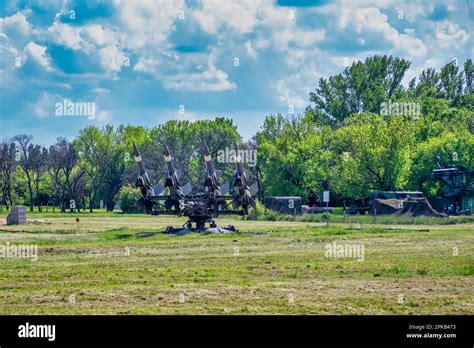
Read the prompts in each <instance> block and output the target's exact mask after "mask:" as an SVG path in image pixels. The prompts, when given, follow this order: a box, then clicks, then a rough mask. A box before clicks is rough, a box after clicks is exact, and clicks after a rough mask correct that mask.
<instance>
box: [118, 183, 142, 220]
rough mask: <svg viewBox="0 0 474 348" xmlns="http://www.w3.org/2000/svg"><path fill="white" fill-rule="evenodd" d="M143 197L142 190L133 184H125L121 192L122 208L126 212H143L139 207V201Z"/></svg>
mask: <svg viewBox="0 0 474 348" xmlns="http://www.w3.org/2000/svg"><path fill="white" fill-rule="evenodd" d="M141 197H142V195H141V193H140V191H139V190H138V189H136V188H133V187H131V186H124V187H122V189H121V190H120V192H119V201H120V208H122V211H123V212H124V213H142V212H143V209H141V208H139V207H137V201H138V200H139V199H140V198H141Z"/></svg>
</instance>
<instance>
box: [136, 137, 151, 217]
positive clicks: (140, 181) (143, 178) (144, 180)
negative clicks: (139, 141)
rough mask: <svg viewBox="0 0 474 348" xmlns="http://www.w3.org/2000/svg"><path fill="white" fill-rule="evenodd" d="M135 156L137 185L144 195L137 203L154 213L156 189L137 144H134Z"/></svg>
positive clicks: (149, 212) (148, 212) (148, 211)
mask: <svg viewBox="0 0 474 348" xmlns="http://www.w3.org/2000/svg"><path fill="white" fill-rule="evenodd" d="M133 156H134V157H135V164H136V165H137V170H138V177H137V181H136V186H137V187H138V188H140V192H141V194H142V196H143V197H142V198H140V199H139V200H138V201H137V204H138V205H139V206H142V207H144V208H145V210H146V212H147V214H153V205H154V202H153V196H154V195H155V191H154V189H153V186H152V185H151V182H150V179H149V178H148V174H147V173H146V170H145V166H144V165H143V162H142V157H141V155H140V151H138V147H137V145H136V144H133Z"/></svg>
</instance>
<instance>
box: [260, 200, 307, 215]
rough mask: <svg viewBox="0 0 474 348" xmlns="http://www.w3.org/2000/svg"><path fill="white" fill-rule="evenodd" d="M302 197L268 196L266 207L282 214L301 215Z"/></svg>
mask: <svg viewBox="0 0 474 348" xmlns="http://www.w3.org/2000/svg"><path fill="white" fill-rule="evenodd" d="M301 207H302V200H301V197H266V198H265V208H267V209H270V210H273V211H276V212H277V213H281V214H292V215H300V214H301V213H302V209H301Z"/></svg>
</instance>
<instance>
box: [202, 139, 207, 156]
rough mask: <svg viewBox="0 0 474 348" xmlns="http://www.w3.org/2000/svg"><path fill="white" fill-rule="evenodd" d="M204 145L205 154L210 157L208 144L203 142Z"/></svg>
mask: <svg viewBox="0 0 474 348" xmlns="http://www.w3.org/2000/svg"><path fill="white" fill-rule="evenodd" d="M202 144H203V147H204V154H205V155H206V156H208V155H209V147H208V146H207V143H206V142H205V141H203V143H202Z"/></svg>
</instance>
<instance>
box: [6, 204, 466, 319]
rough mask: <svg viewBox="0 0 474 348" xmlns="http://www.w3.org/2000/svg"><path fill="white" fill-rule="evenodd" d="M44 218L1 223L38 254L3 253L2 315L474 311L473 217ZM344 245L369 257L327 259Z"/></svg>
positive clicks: (12, 241) (37, 216)
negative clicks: (220, 230)
mask: <svg viewBox="0 0 474 348" xmlns="http://www.w3.org/2000/svg"><path fill="white" fill-rule="evenodd" d="M76 216H80V217H81V222H80V226H79V228H78V227H77V225H76V222H75V217H76ZM33 218H35V219H47V220H48V221H45V222H43V223H40V224H27V225H20V226H0V245H5V243H7V242H8V243H10V244H17V245H18V244H36V245H38V250H39V257H38V260H37V261H36V262H33V261H31V260H30V259H26V258H0V303H1V305H0V314H474V300H473V297H474V296H473V293H474V291H473V289H474V281H473V275H474V262H473V260H474V258H473V255H474V233H473V232H472V231H473V228H474V224H472V223H465V224H453V225H437V224H423V225H418V224H414V225H412V224H409V225H406V224H402V223H400V224H397V225H390V224H389V225H386V224H384V223H380V222H378V223H376V224H361V223H356V222H353V224H349V223H347V224H339V223H333V222H330V224H329V226H327V225H326V224H325V223H319V222H306V221H275V222H274V221H258V220H257V221H251V220H246V221H244V220H240V219H219V220H218V223H219V224H220V225H227V224H233V225H235V226H236V227H237V228H238V229H239V230H240V231H241V232H259V233H261V234H249V233H234V234H225V235H216V234H210V235H200V234H195V233H192V234H187V235H184V236H174V235H166V234H163V233H161V232H162V231H163V230H164V228H165V227H166V226H167V225H181V224H183V223H184V222H185V220H184V219H179V218H174V217H161V216H160V217H149V216H144V215H126V214H120V213H115V212H114V213H94V214H71V215H69V214H45V213H43V214H40V213H35V214H34V217H33ZM141 232H150V233H145V234H144V233H141ZM333 242H336V243H338V244H343V245H345V244H348V245H352V244H356V245H363V246H364V251H365V256H364V261H357V259H352V258H327V257H325V248H326V246H327V245H328V244H330V243H333ZM455 251H456V252H455ZM400 295H402V296H403V301H402V303H399V302H400V301H399V296H400Z"/></svg>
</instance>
